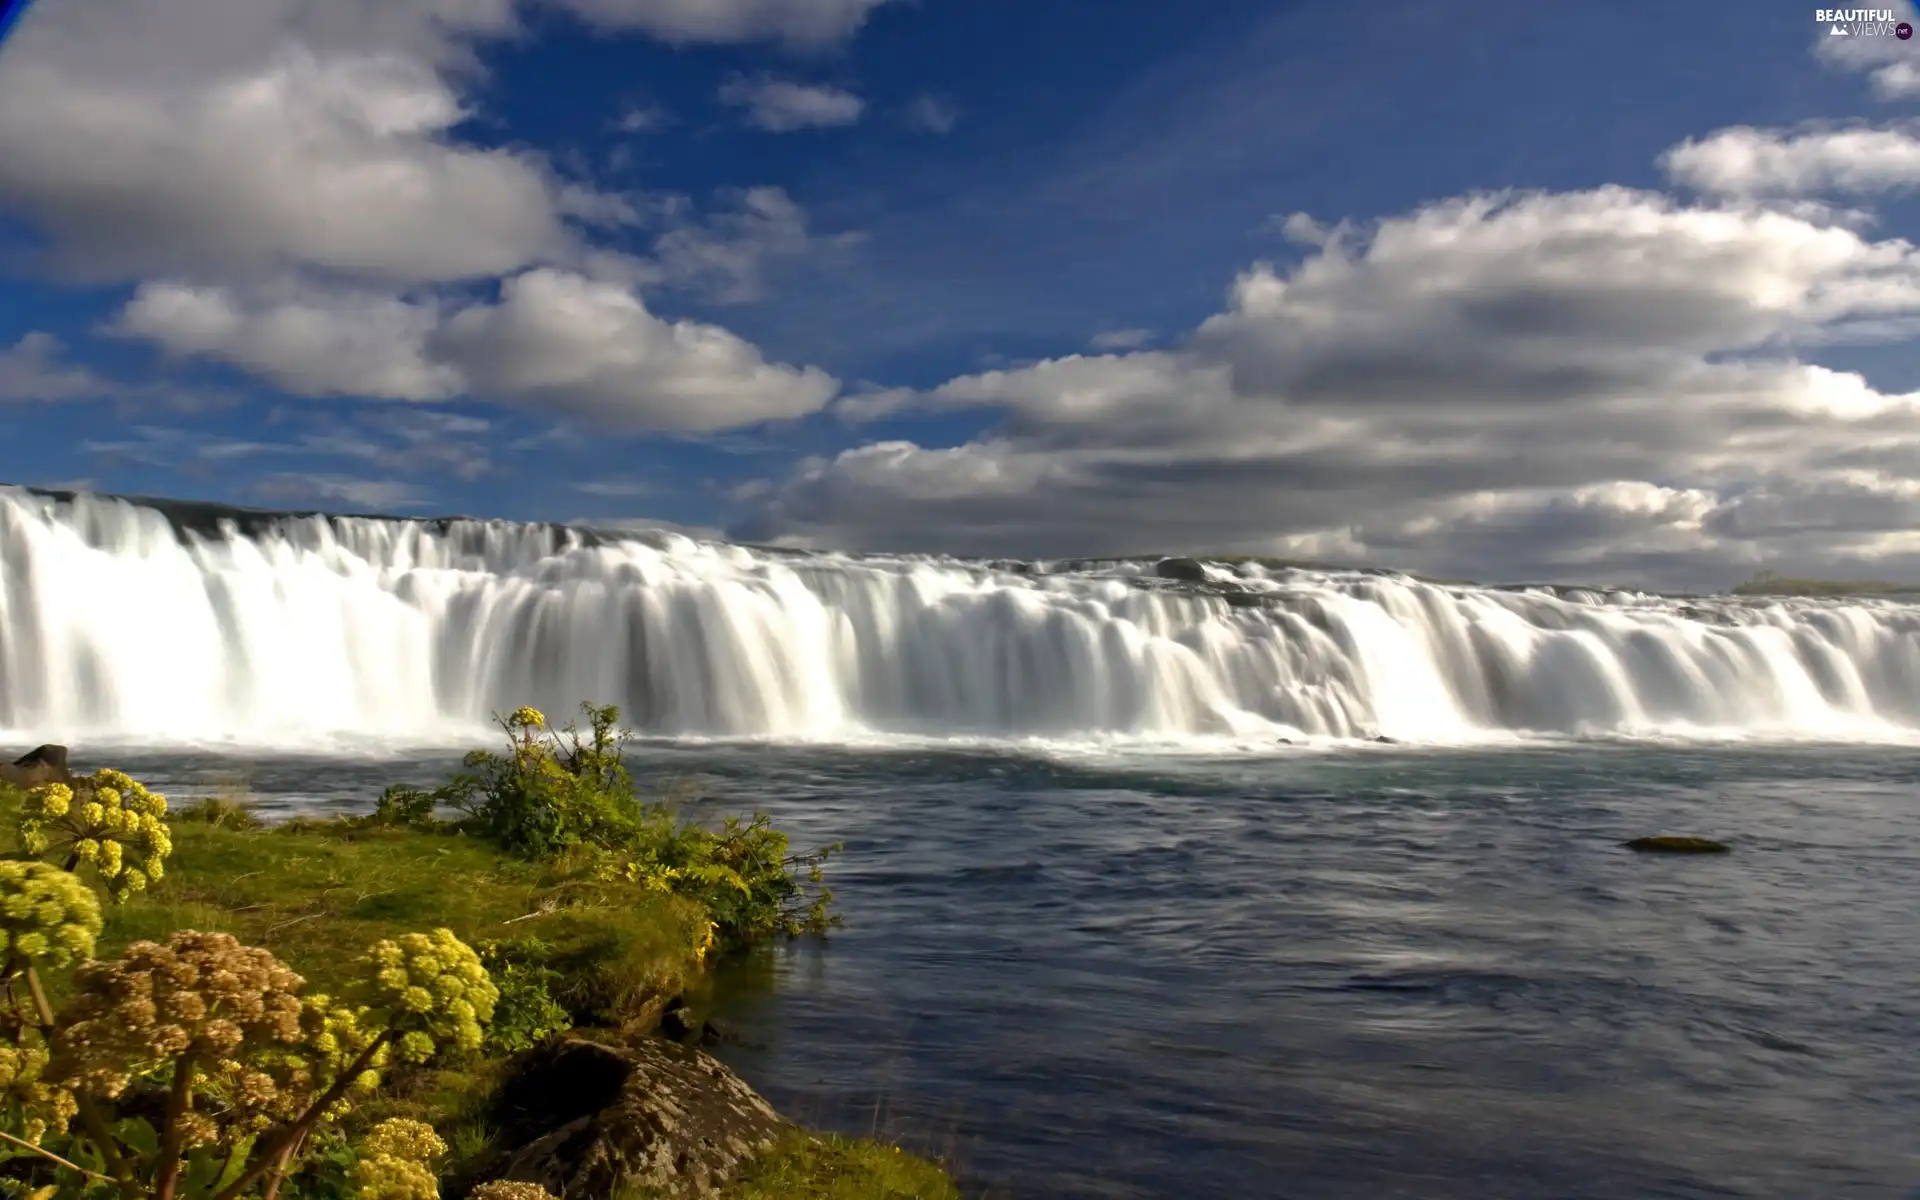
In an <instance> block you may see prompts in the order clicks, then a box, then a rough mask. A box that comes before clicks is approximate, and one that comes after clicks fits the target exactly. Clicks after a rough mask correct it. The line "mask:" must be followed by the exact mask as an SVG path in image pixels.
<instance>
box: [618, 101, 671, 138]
mask: <svg viewBox="0 0 1920 1200" xmlns="http://www.w3.org/2000/svg"><path fill="white" fill-rule="evenodd" d="M672 120H673V118H672V116H670V115H669V114H668V113H667V110H666V109H664V108H661V107H659V106H658V105H654V104H634V105H629V106H628V107H626V108H623V109H621V110H620V115H619V116H617V117H615V118H614V119H613V129H614V132H616V133H652V132H653V131H654V130H656V129H660V128H663V127H665V126H666V125H667V123H668V122H670V121H672Z"/></svg>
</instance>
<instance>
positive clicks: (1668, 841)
mask: <svg viewBox="0 0 1920 1200" xmlns="http://www.w3.org/2000/svg"><path fill="white" fill-rule="evenodd" d="M1621 844H1622V845H1624V846H1625V847H1626V848H1627V849H1629V850H1638V851H1640V852H1641V853H1643V854H1725V853H1726V852H1727V851H1729V850H1731V849H1733V847H1731V846H1729V845H1727V844H1726V843H1725V842H1716V841H1714V840H1713V839H1712V838H1703V837H1675V836H1672V835H1665V834H1663V835H1661V836H1659V837H1641V838H1635V839H1633V840H1632V841H1630V842H1622V843H1621Z"/></svg>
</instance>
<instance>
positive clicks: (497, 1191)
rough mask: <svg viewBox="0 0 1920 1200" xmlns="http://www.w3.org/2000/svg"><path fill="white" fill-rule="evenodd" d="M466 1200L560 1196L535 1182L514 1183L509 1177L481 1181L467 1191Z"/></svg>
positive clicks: (540, 1199) (545, 1199)
mask: <svg viewBox="0 0 1920 1200" xmlns="http://www.w3.org/2000/svg"><path fill="white" fill-rule="evenodd" d="M467 1200H560V1198H559V1197H558V1196H555V1195H554V1194H553V1193H552V1192H550V1191H548V1190H547V1189H545V1188H543V1187H541V1186H540V1185H539V1184H537V1183H516V1182H514V1181H513V1180H510V1179H496V1180H494V1181H493V1182H492V1183H483V1184H481V1185H480V1186H479V1187H477V1188H475V1189H473V1190H472V1191H470V1192H468V1193H467Z"/></svg>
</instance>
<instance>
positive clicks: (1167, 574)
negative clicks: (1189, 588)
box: [1153, 558, 1207, 583]
mask: <svg viewBox="0 0 1920 1200" xmlns="http://www.w3.org/2000/svg"><path fill="white" fill-rule="evenodd" d="M1153 573H1154V574H1155V575H1158V576H1159V577H1160V578H1162V579H1178V580H1181V581H1182V582H1184V583H1205V582H1206V581H1207V569H1206V568H1205V567H1203V566H1201V565H1200V562H1199V560H1198V559H1192V558H1163V559H1161V560H1160V561H1159V562H1157V563H1155V564H1153Z"/></svg>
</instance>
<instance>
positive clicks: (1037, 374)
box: [740, 187, 1920, 583]
mask: <svg viewBox="0 0 1920 1200" xmlns="http://www.w3.org/2000/svg"><path fill="white" fill-rule="evenodd" d="M1916 313H1920V255H1917V254H1916V251H1915V249H1914V248H1913V247H1912V246H1911V245H1909V244H1908V243H1906V242H1904V241H1902V240H1899V239H1885V240H1880V241H1874V240H1870V239H1868V238H1866V237H1864V236H1862V235H1861V234H1860V233H1859V232H1857V231H1855V230H1852V229H1848V228H1844V227H1838V226H1833V225H1827V224H1821V223H1819V222H1817V221H1813V220H1809V219H1807V218H1806V217H1805V216H1796V215H1794V214H1791V213H1784V212H1780V211H1774V210H1766V209H1755V208H1750V207H1731V208H1726V207H1718V206H1705V205H1686V204H1681V203H1679V202H1677V201H1675V200H1673V199H1672V198H1670V197H1666V196H1662V195H1660V194H1657V193H1650V192H1642V191H1634V190H1629V189H1625V188H1614V187H1607V188H1599V189H1594V190H1591V191H1584V192H1574V193H1565V194H1501V195H1482V196H1469V197H1463V198H1458V199H1454V200H1449V201H1444V202H1441V203H1436V204H1431V205H1428V206H1425V207H1423V208H1420V209H1417V210H1415V211H1413V212H1411V213H1409V214H1407V215H1405V216H1401V217H1396V218H1393V219H1390V220H1386V221H1382V222H1380V223H1379V224H1378V225H1377V226H1376V227H1374V228H1373V229H1371V230H1369V231H1365V232H1364V233H1362V232H1359V231H1356V230H1353V229H1350V228H1346V229H1342V230H1341V231H1338V232H1336V233H1330V234H1329V236H1328V237H1327V238H1326V239H1325V241H1324V244H1323V245H1322V246H1321V247H1320V248H1319V249H1318V250H1317V251H1316V252H1315V253H1312V254H1310V255H1309V256H1308V257H1307V258H1306V259H1305V260H1304V261H1302V262H1300V263H1299V264H1298V265H1297V266H1295V267H1293V268H1291V269H1288V270H1282V269H1279V268H1276V267H1272V266H1268V265H1264V264H1260V265H1255V266H1254V267H1252V268H1250V269H1248V270H1247V271H1246V272H1244V273H1243V274H1242V275H1241V277H1240V278H1239V280H1238V281H1237V282H1236V283H1235V285H1234V287H1233V289H1232V291H1231V293H1230V296H1229V299H1228V303H1227V305H1226V307H1225V309H1224V310H1223V311H1222V312H1221V313H1219V314H1218V315H1216V316H1214V317H1212V318H1210V319H1209V320H1207V321H1206V322H1204V323H1203V324H1202V325H1201V326H1200V327H1199V329H1198V330H1196V331H1195V333H1194V334H1193V335H1192V336H1191V337H1190V338H1188V339H1187V340H1186V341H1185V342H1184V343H1182V344H1181V345H1179V346H1176V347H1174V348H1171V349H1167V350H1157V351H1136V352H1132V353H1119V354H1106V355H1071V356H1067V357H1064V358H1056V359H1051V360H1048V361H1045V362H1041V363H1037V364H1034V365H1032V366H1028V367H1023V368H1020V369H1017V370H1006V371H989V372H984V373H981V374H976V375H970V376H965V377H962V378H959V379H955V380H952V381H950V382H948V383H946V384H944V385H942V386H940V387H937V388H934V389H931V390H930V391H926V392H920V393H902V392H897V391H896V392H891V393H884V394H880V395H877V396H867V397H862V398H860V400H859V401H845V402H843V405H844V404H853V405H856V407H857V406H858V405H859V404H862V403H864V404H866V410H865V415H875V414H878V413H881V412H888V411H891V412H893V413H894V414H895V415H896V416H898V415H900V414H901V413H902V411H903V410H905V411H908V412H911V411H914V410H919V411H933V410H955V409H973V410H984V411H988V412H996V413H998V414H1000V421H999V423H998V424H997V425H995V426H994V427H992V428H991V429H990V430H989V431H988V432H987V433H985V434H983V435H982V436H980V437H978V438H976V439H974V440H972V441H969V442H965V443H962V444H960V445H946V446H941V445H934V446H922V445H918V444H915V443H914V442H911V441H905V440H900V439H893V440H888V441H885V442H879V443H874V444H870V445H865V446H860V447H856V448H854V449H851V450H847V451H845V452H843V453H841V454H839V455H836V456H834V457H831V458H818V459H811V460H808V461H806V462H804V463H802V464H801V465H800V467H799V469H798V470H797V471H796V472H795V474H794V475H793V477H792V478H791V479H789V480H788V481H787V482H786V483H785V485H784V486H782V487H781V488H779V489H777V490H774V491H772V492H770V493H768V494H766V495H764V496H761V497H755V498H754V499H753V503H752V512H753V516H752V518H751V519H749V520H748V521H746V522H744V523H743V525H742V527H741V530H740V531H741V532H742V533H743V534H745V535H747V536H754V537H777V536H787V537H798V538H801V539H806V540H810V541H813V542H816V543H823V544H835V545H848V546H857V547H863V548H875V549H881V548H885V549H906V548H913V549H937V550H947V551H953V552H960V553H982V554H1000V553H1018V552H1025V553H1032V554H1041V555H1078V554H1091V553H1140V552H1153V551H1162V550H1181V549H1212V550H1220V551H1227V550H1242V551H1255V552H1268V553H1279V554H1292V555H1297V556H1302V557H1333V558H1344V559H1350V560H1362V561H1390V562H1395V563H1399V564H1401V565H1405V566H1409V567H1414V568H1421V569H1428V570H1435V571H1449V572H1454V573H1461V572H1466V573H1475V574H1483V575H1494V576H1502V577H1514V576H1537V577H1564V576H1567V575H1575V576H1579V575H1585V574H1590V573H1592V572H1596V571H1598V572H1601V573H1611V574H1614V575H1620V574H1623V573H1624V574H1625V575H1628V576H1631V577H1634V578H1640V579H1644V580H1648V581H1653V582H1668V583H1672V582H1695V583H1698V582H1701V581H1702V577H1703V576H1713V578H1712V579H1710V580H1708V581H1709V582H1720V583H1724V582H1726V580H1725V578H1724V577H1721V576H1719V575H1716V572H1724V571H1726V570H1738V569H1742V568H1743V567H1745V566H1748V565H1751V564H1752V563H1755V562H1758V561H1761V560H1762V559H1763V558H1764V557H1765V556H1766V554H1768V553H1772V552H1774V551H1777V550H1779V549H1780V547H1779V546H1778V545H1774V544H1772V543H1768V542H1766V541H1765V540H1764V539H1763V538H1762V537H1761V536H1760V535H1758V534H1757V533H1756V531H1757V530H1759V529H1760V528H1761V527H1762V526H1761V524H1760V523H1759V522H1758V514H1759V513H1760V512H1762V511H1766V512H1772V511H1773V510H1774V509H1773V508H1768V507H1764V506H1774V507H1775V508H1779V509H1781V510H1783V511H1785V510H1791V511H1793V512H1797V513H1799V514H1800V515H1801V517H1802V518H1804V519H1806V520H1809V521H1813V523H1814V524H1816V525H1818V526H1819V528H1820V529H1821V533H1820V534H1819V537H1820V538H1823V539H1825V544H1824V545H1823V546H1822V547H1821V548H1820V552H1821V553H1823V554H1825V555H1826V556H1827V558H1828V560H1829V561H1831V560H1832V558H1833V557H1834V556H1835V555H1838V554H1842V553H1856V552H1857V553H1866V552H1867V551H1868V549H1869V548H1870V547H1871V546H1878V545H1881V542H1880V541H1879V540H1877V539H1880V538H1882V537H1883V536H1884V535H1885V533H1886V532H1887V531H1888V530H1893V529H1898V528H1899V526H1898V525H1896V524H1894V522H1895V521H1896V520H1904V519H1906V513H1905V510H1904V509H1903V508H1901V507H1900V505H1899V504H1895V503H1892V502H1890V501H1889V499H1888V497H1889V496H1894V497H1904V496H1905V495H1906V492H1907V489H1906V488H1905V485H1904V484H1899V485H1897V486H1891V491H1889V487H1890V481H1895V480H1898V479H1899V478H1900V477H1901V474H1902V473H1903V472H1907V471H1911V470H1912V469H1913V467H1914V466H1915V465H1920V396H1907V395H1889V394H1884V393H1882V392H1880V391H1877V390H1876V389H1874V388H1873V387H1871V386H1870V385H1869V384H1868V383H1867V381H1866V380H1864V379H1863V378H1862V377H1861V376H1859V375H1857V374H1853V373H1848V372H1840V371H1834V370H1829V369H1826V368H1823V367H1820V366H1816V365H1812V364H1809V363H1804V362H1801V361H1799V360H1798V359H1797V358H1795V357H1794V353H1793V351H1794V347H1795V346H1796V345H1797V344H1799V343H1801V342H1804V341H1808V340H1814V339H1819V338H1822V337H1828V336H1831V335H1832V331H1833V330H1834V329H1835V328H1837V327H1844V326H1846V325H1847V323H1849V322H1856V321H1861V320H1887V319H1895V318H1901V317H1907V318H1910V317H1911V316H1913V315H1914V314H1916ZM1863 446H1873V447H1878V448H1879V453H1880V454H1881V455H1882V458H1881V459H1880V460H1879V461H1876V462H1871V463H1869V462H1862V461H1859V455H1860V453H1861V448H1862V447H1863ZM1763 497H1765V498H1768V499H1765V500H1764V501H1763V499H1762V498H1763ZM1757 505H1760V506H1763V507H1758V508H1757V507H1756V506H1757ZM1742 506H1745V512H1746V514H1747V515H1746V516H1744V517H1737V516H1736V515H1735V514H1738V513H1740V512H1741V511H1742ZM1816 510H1818V511H1822V512H1845V513H1850V514H1857V516H1856V517H1855V518H1853V519H1854V520H1855V521H1856V523H1857V524H1860V525H1863V526H1875V527H1876V529H1877V532H1873V531H1869V530H1867V529H1865V528H1852V529H1848V530H1842V529H1841V528H1840V526H1839V525H1836V524H1835V523H1834V520H1832V519H1827V518H1821V519H1819V520H1815V519H1814V518H1813V517H1811V516H1809V515H1808V514H1811V513H1813V512H1815V511H1816ZM1783 519H1784V518H1779V517H1769V521H1770V522H1771V524H1770V525H1769V526H1768V528H1772V529H1776V530H1784V529H1786V528H1787V526H1786V525H1784V524H1781V521H1782V520H1783ZM1821 521H1824V522H1825V523H1824V524H1821Z"/></svg>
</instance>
